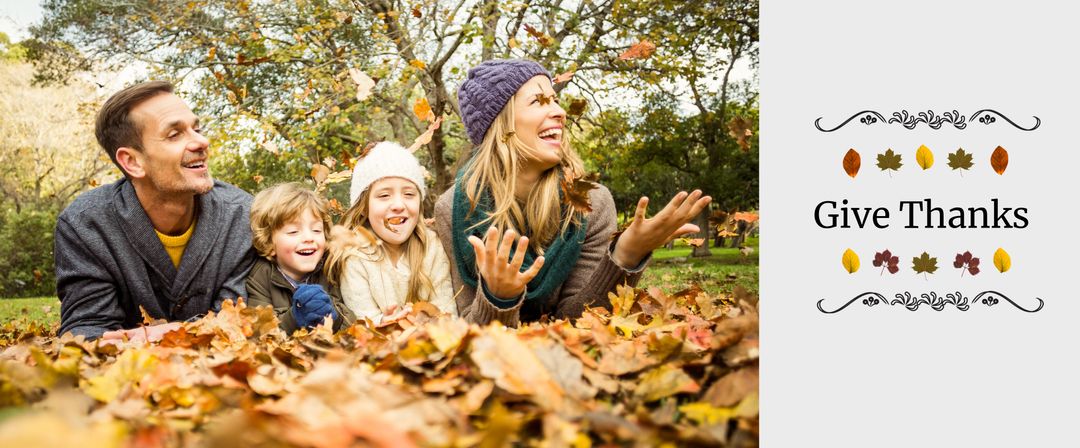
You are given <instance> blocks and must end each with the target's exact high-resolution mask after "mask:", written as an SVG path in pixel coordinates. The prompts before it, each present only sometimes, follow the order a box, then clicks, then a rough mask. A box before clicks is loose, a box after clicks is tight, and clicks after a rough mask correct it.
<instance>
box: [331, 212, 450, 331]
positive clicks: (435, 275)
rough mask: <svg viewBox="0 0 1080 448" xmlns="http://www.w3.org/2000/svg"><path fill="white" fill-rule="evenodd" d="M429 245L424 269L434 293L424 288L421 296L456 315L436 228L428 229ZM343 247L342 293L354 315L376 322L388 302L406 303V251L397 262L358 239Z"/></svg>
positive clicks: (448, 266)
mask: <svg viewBox="0 0 1080 448" xmlns="http://www.w3.org/2000/svg"><path fill="white" fill-rule="evenodd" d="M427 232H428V245H427V250H426V251H425V252H424V261H423V269H424V272H425V273H426V274H427V276H428V278H429V279H431V283H432V287H433V288H434V294H433V295H430V293H431V291H426V293H428V294H426V295H425V297H423V299H424V300H426V301H429V302H431V304H432V305H435V307H437V308H438V309H439V310H440V311H442V312H444V313H449V314H451V315H454V316H457V314H458V313H457V306H456V305H455V304H454V293H453V289H452V286H451V284H450V261H449V259H448V258H447V257H446V252H444V251H443V247H442V244H441V243H440V242H439V237H438V236H436V235H435V232H434V231H432V230H430V229H429V230H428V231H427ZM350 243H351V244H347V245H345V247H343V248H341V250H344V251H346V256H347V259H346V261H345V269H344V270H343V271H342V273H341V297H342V299H344V300H345V305H346V306H347V307H348V308H349V309H350V310H352V312H353V313H355V314H356V318H357V319H363V318H365V317H366V318H368V319H370V320H371V321H372V322H374V323H376V324H378V323H379V322H380V321H381V320H382V317H383V314H384V313H385V312H386V310H388V309H389V308H390V307H391V306H397V307H398V308H401V307H403V306H405V299H406V296H407V295H408V291H409V276H410V275H411V274H412V273H410V272H409V262H408V260H406V259H405V257H406V255H404V254H403V255H402V257H401V258H400V259H399V260H398V262H397V266H395V265H394V263H393V262H391V261H390V257H389V256H386V255H384V254H383V253H382V250H376V249H377V248H374V247H371V245H370V244H367V243H366V242H361V241H360V239H352V241H350Z"/></svg>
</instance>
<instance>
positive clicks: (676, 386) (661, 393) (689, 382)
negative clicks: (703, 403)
mask: <svg viewBox="0 0 1080 448" xmlns="http://www.w3.org/2000/svg"><path fill="white" fill-rule="evenodd" d="M700 390H701V386H699V385H698V383H697V382H695V381H694V379H693V378H691V377H690V375H687V374H686V372H685V371H684V370H683V369H682V368H680V367H675V366H672V365H671V364H664V365H662V366H660V367H657V368H655V369H652V370H650V371H648V372H647V373H645V374H644V375H642V376H641V379H640V381H639V382H638V385H637V388H636V389H634V396H636V397H638V398H641V399H642V400H644V401H647V402H648V401H656V400H659V399H661V398H664V397H670V396H672V395H675V394H679V393H697V392H698V391H700Z"/></svg>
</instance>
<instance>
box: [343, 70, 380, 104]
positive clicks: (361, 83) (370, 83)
mask: <svg viewBox="0 0 1080 448" xmlns="http://www.w3.org/2000/svg"><path fill="white" fill-rule="evenodd" d="M349 76H350V77H352V80H353V82H355V83H356V100H357V101H364V100H366V99H368V97H370V96H371V90H372V89H373V88H375V80H374V79H371V77H370V76H368V75H367V74H366V73H364V72H362V71H360V70H359V69H355V68H350V69H349Z"/></svg>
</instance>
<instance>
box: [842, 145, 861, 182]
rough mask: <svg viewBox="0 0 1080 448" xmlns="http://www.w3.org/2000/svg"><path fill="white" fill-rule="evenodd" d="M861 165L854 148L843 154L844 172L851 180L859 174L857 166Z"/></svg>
mask: <svg viewBox="0 0 1080 448" xmlns="http://www.w3.org/2000/svg"><path fill="white" fill-rule="evenodd" d="M861 164H862V159H861V158H860V157H859V153H858V152H856V151H855V148H852V149H849V150H848V152H847V154H844V171H846V172H847V175H848V176H851V178H852V179H854V178H855V175H856V174H859V166H860V165H861Z"/></svg>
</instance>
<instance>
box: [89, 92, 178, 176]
mask: <svg viewBox="0 0 1080 448" xmlns="http://www.w3.org/2000/svg"><path fill="white" fill-rule="evenodd" d="M172 92H173V85H172V83H170V82H168V81H149V82H144V83H139V84H135V85H133V86H129V87H127V88H125V89H124V90H121V91H119V92H116V93H115V94H113V96H111V97H109V99H108V100H107V101H105V105H104V106H101V110H100V111H98V114H97V121H96V122H95V123H94V135H95V136H97V141H98V144H100V145H101V147H102V148H104V149H105V152H106V153H107V154H109V158H110V159H112V162H113V164H114V165H116V167H117V168H120V171H121V172H123V173H124V175H125V176H127V172H125V171H124V168H123V167H121V166H120V164H119V163H116V150H117V149H120V148H122V147H128V148H134V149H135V150H138V151H142V150H143V147H142V131H143V129H142V123H135V122H134V121H133V120H132V119H131V109H132V108H134V107H135V106H137V105H138V104H139V103H142V102H143V101H146V100H148V99H150V98H153V97H155V96H158V95H161V94H165V93H172Z"/></svg>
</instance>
